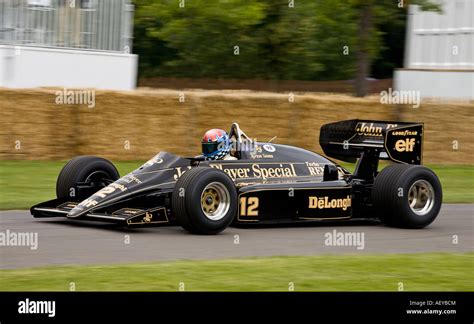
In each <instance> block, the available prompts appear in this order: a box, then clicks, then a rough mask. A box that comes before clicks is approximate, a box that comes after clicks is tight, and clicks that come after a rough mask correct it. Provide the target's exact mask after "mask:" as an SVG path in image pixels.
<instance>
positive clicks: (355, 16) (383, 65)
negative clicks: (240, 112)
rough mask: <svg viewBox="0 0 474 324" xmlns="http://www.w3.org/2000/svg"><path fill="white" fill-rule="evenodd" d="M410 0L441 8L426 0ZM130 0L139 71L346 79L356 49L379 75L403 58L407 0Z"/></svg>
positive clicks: (425, 7)
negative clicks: (368, 17)
mask: <svg viewBox="0 0 474 324" xmlns="http://www.w3.org/2000/svg"><path fill="white" fill-rule="evenodd" d="M411 3H416V4H419V5H420V6H421V8H422V10H434V11H440V7H439V5H437V4H436V3H434V2H433V1H430V0H414V1H412V2H411ZM135 5H136V8H137V10H136V15H135V52H136V53H138V54H139V55H140V63H139V64H140V75H141V76H153V75H158V76H172V77H199V78H204V77H209V78H261V79H288V80H291V79H297V80H328V79H347V78H352V77H353V74H354V71H355V55H354V53H355V51H356V50H362V51H364V52H367V53H369V55H370V59H371V60H374V59H375V65H374V67H375V72H376V75H381V76H384V77H387V76H390V75H391V70H392V69H393V68H394V67H399V66H401V63H402V56H403V43H404V35H405V34H404V32H405V19H406V18H405V17H406V6H407V5H408V1H406V3H400V2H399V1H394V0H377V1H374V0H370V1H368V0H349V1H348V0H318V1H302V0H294V1H289V0H276V1H264V0H185V1H183V0H135ZM368 6H370V11H371V12H372V14H373V25H372V27H371V31H370V37H369V39H368V40H361V39H358V37H360V35H359V34H358V31H359V25H360V24H361V23H362V21H361V14H362V12H363V10H364V8H367V7H368ZM236 46H238V49H237V47H236ZM345 46H347V48H346V47H345ZM345 48H346V49H347V50H348V53H345V54H347V55H344V52H343V51H344V49H345ZM236 51H238V52H239V53H238V55H235V54H237V53H236Z"/></svg>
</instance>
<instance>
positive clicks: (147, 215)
mask: <svg viewBox="0 0 474 324" xmlns="http://www.w3.org/2000/svg"><path fill="white" fill-rule="evenodd" d="M152 219H153V214H152V213H149V212H146V213H145V216H143V222H145V223H150V222H151V220H152Z"/></svg>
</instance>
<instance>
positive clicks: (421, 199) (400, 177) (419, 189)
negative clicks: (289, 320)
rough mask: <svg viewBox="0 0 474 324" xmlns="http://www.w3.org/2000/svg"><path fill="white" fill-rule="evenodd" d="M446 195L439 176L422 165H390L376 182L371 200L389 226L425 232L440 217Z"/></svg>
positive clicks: (381, 218)
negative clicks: (423, 230) (419, 229)
mask: <svg viewBox="0 0 474 324" xmlns="http://www.w3.org/2000/svg"><path fill="white" fill-rule="evenodd" d="M442 199H443V193H442V189H441V184H440V182H439V179H438V177H437V176H436V174H435V173H434V172H433V171H431V170H430V169H428V168H426V167H424V166H421V165H405V164H398V165H391V166H388V167H386V168H385V169H383V170H382V171H381V172H380V173H379V174H378V175H377V177H376V178H375V181H374V185H373V187H372V200H373V203H374V207H375V211H376V214H377V216H378V218H379V219H380V220H381V221H382V222H383V223H384V224H386V225H389V226H394V227H402V228H423V227H426V226H428V225H429V224H431V223H432V222H433V221H434V220H435V218H436V216H438V213H439V210H440V208H441V201H442Z"/></svg>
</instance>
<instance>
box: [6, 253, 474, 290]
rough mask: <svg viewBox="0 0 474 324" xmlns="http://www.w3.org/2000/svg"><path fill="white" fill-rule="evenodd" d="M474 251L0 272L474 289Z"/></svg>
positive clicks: (57, 286) (244, 285)
mask: <svg viewBox="0 0 474 324" xmlns="http://www.w3.org/2000/svg"><path fill="white" fill-rule="evenodd" d="M473 263H474V253H460V254H448V253H424V254H384V255H344V256H336V255H322V256H310V257H303V256H301V257H300V256H298V257H266V258H241V259H240V258H239V259H228V260H206V261H171V262H156V263H140V264H126V265H103V266H102V265H101V266H97V265H94V266H59V267H45V268H33V269H19V270H0V283H1V285H0V290H2V291H68V290H69V287H70V283H71V282H74V284H75V287H76V290H77V291H178V288H179V285H180V283H184V287H185V290H186V291H288V290H289V286H290V285H291V283H292V284H293V285H294V289H295V291H398V289H399V287H400V283H402V284H403V290H404V291H474V273H473V271H472V268H473Z"/></svg>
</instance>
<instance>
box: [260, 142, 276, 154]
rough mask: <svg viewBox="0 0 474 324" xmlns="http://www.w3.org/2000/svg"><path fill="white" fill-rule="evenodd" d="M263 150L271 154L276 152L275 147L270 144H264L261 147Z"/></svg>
mask: <svg viewBox="0 0 474 324" xmlns="http://www.w3.org/2000/svg"><path fill="white" fill-rule="evenodd" d="M263 149H264V150H265V151H267V152H270V153H273V152H275V151H276V148H275V146H273V145H271V144H264V145H263Z"/></svg>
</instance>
